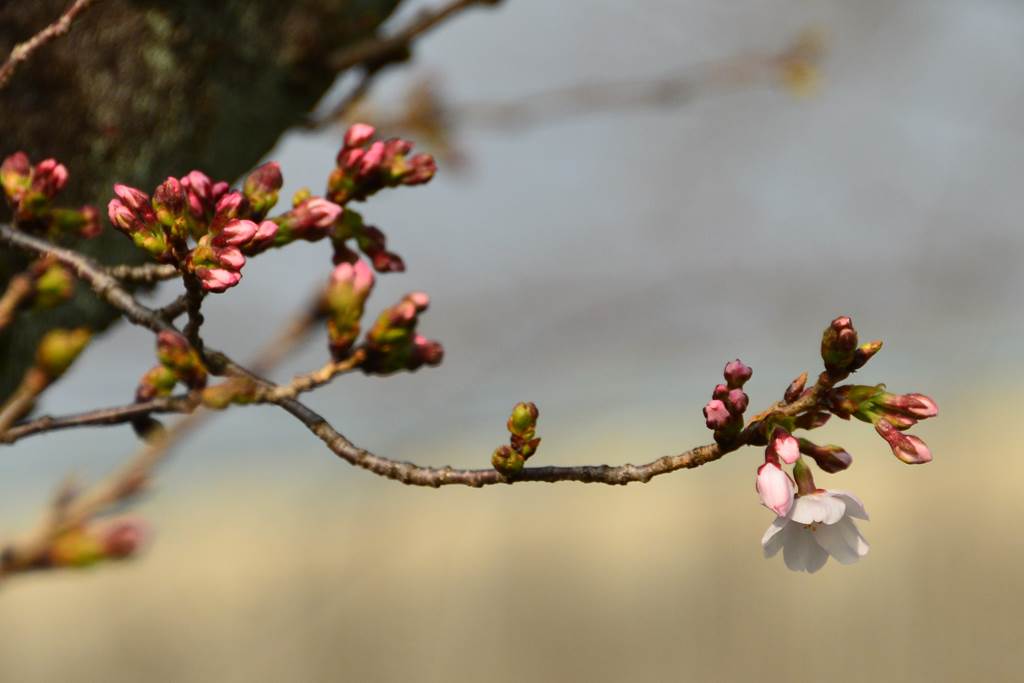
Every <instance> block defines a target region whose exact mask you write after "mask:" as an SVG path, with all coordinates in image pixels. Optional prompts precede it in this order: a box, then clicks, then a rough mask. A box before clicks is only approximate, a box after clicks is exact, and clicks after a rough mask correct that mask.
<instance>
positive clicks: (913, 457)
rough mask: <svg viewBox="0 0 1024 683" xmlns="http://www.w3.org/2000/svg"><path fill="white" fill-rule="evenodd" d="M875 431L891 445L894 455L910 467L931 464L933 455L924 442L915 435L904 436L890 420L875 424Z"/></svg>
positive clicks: (879, 421)
mask: <svg viewBox="0 0 1024 683" xmlns="http://www.w3.org/2000/svg"><path fill="white" fill-rule="evenodd" d="M875 431H876V432H878V435H879V436H881V437H882V438H883V439H885V441H886V443H888V444H889V447H890V448H891V449H892V452H893V455H895V456H896V457H897V458H899V459H900V460H902V461H903V462H905V463H907V464H908V465H921V464H924V463H927V462H931V460H932V453H931V451H930V450H929V449H928V445H927V444H926V443H925V442H924V441H922V440H921V439H919V438H917V437H916V436H914V435H913V434H904V433H903V432H901V431H900V430H898V429H897V428H896V427H894V426H893V425H892V424H891V423H890V422H889V421H888V420H886V419H880V420H878V421H877V422H875Z"/></svg>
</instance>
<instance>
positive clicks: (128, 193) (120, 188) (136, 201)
mask: <svg viewBox="0 0 1024 683" xmlns="http://www.w3.org/2000/svg"><path fill="white" fill-rule="evenodd" d="M114 194H116V195H117V197H118V199H120V200H121V203H122V204H124V205H125V206H127V207H128V208H129V209H131V210H132V211H133V212H134V213H135V214H136V215H138V216H139V217H140V218H141V219H142V220H145V219H146V214H147V212H149V213H152V211H153V207H152V206H150V204H149V195H148V194H146V193H145V192H143V191H142V190H136V189H135V188H134V187H128V186H127V185H122V184H120V183H117V184H115V185H114Z"/></svg>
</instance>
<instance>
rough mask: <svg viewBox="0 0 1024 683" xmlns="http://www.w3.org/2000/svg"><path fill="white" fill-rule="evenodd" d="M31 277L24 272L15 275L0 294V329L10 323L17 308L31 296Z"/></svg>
mask: <svg viewBox="0 0 1024 683" xmlns="http://www.w3.org/2000/svg"><path fill="white" fill-rule="evenodd" d="M32 282H33V281H32V278H31V277H30V276H29V275H27V274H26V273H21V274H19V275H15V276H14V277H12V278H11V280H10V282H8V283H7V289H6V290H5V291H4V293H3V296H0V330H3V329H4V328H5V327H7V326H8V325H10V324H11V321H13V320H14V316H15V315H16V314H17V312H18V309H19V308H21V306H22V304H24V303H25V302H26V301H27V300H28V299H29V298H30V297H31V296H32V290H33V287H32Z"/></svg>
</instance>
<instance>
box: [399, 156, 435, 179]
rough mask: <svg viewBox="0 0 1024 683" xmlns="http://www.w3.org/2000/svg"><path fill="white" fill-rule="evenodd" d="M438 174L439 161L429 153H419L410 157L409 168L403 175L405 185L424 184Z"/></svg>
mask: <svg viewBox="0 0 1024 683" xmlns="http://www.w3.org/2000/svg"><path fill="white" fill-rule="evenodd" d="M436 174H437V162H436V161H434V157H432V156H431V155H429V154H417V155H416V156H414V157H412V158H411V159H409V170H408V171H407V172H406V173H404V174H403V175H402V176H401V177H402V184H403V185H422V184H423V183H426V182H429V181H430V180H431V179H432V178H433V177H434V176H435V175H436Z"/></svg>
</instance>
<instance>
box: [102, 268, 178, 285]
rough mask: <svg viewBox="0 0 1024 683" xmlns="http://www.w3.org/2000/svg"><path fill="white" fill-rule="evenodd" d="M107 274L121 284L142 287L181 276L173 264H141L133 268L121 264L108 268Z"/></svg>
mask: <svg viewBox="0 0 1024 683" xmlns="http://www.w3.org/2000/svg"><path fill="white" fill-rule="evenodd" d="M107 273H108V274H110V275H111V276H112V277H115V278H117V279H118V280H120V281H121V282H133V283H138V284H143V285H151V284H155V283H157V282H162V281H164V280H173V279H174V278H176V277H179V276H180V275H181V273H180V272H178V267H177V266H175V265H174V264H173V263H143V264H142V265H138V266H133V265H129V264H122V265H118V266H110V267H109V268H107Z"/></svg>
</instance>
